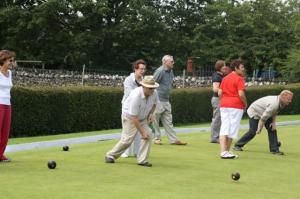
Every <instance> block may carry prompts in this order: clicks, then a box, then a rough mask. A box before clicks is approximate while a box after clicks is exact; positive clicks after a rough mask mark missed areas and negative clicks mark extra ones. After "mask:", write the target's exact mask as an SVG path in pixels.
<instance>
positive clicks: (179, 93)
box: [171, 84, 300, 124]
mask: <svg viewBox="0 0 300 199" xmlns="http://www.w3.org/2000/svg"><path fill="white" fill-rule="evenodd" d="M284 89H288V90H291V91H292V92H293V93H294V98H293V102H292V103H291V104H290V105H289V106H288V107H286V108H285V109H283V110H282V111H281V112H280V114H285V115H287V114H300V84H293V85H287V86H278V85H277V86H264V87H262V86H260V87H249V88H247V89H246V96H247V101H248V105H250V104H251V103H252V102H253V101H255V100H256V99H258V98H261V97H264V96H267V95H278V94H279V93H280V92H281V91H282V90H284ZM211 96H212V91H211V88H191V89H176V90H174V91H173V92H172V97H171V103H172V112H173V118H174V119H173V121H174V123H183V124H184V123H196V122H210V121H211V118H212V108H211V102H210V101H211ZM244 117H247V114H244Z"/></svg>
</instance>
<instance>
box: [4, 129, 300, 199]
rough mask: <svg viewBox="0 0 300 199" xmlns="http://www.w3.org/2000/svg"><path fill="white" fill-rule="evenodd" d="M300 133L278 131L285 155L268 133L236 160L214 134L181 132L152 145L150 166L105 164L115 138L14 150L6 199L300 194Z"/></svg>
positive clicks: (272, 198)
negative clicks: (178, 142) (224, 154)
mask: <svg viewBox="0 0 300 199" xmlns="http://www.w3.org/2000/svg"><path fill="white" fill-rule="evenodd" d="M299 130H300V126H288V127H279V128H278V134H279V138H280V141H281V142H282V147H281V150H282V151H284V152H285V153H286V155H285V156H276V155H272V154H270V153H269V152H268V142H267V136H266V134H267V133H266V131H265V130H264V131H263V132H262V134H261V135H257V137H256V138H255V139H254V140H253V141H252V142H250V143H249V144H248V145H246V146H245V147H244V149H245V151H243V152H238V153H237V154H238V155H239V156H240V157H239V158H238V159H235V160H222V159H220V158H219V156H218V155H219V145H217V144H211V143H209V142H208V140H209V133H192V134H184V135H179V136H180V139H182V140H184V141H187V142H188V145H187V146H173V145H168V144H165V145H161V146H158V145H153V147H152V150H151V154H150V159H149V160H150V162H151V163H153V167H152V168H145V167H141V166H138V165H136V160H135V158H126V159H124V158H120V159H118V160H117V161H116V163H115V164H106V163H104V155H105V153H106V152H107V151H108V150H110V149H111V148H112V147H113V146H114V144H115V143H116V142H117V141H116V140H111V141H104V142H96V143H90V144H79V145H71V146H70V151H69V152H64V151H62V150H61V148H60V147H54V148H48V149H42V150H32V151H23V152H14V153H9V154H8V155H9V157H11V158H12V159H13V162H11V163H1V164H0V179H1V181H0V188H1V199H27V198H30V199H50V198H51V199H53V198H55V199H81V198H82V199H94V198H95V199H99V198H104V199H110V198H112V199H114V198H116V199H118V198H130V199H132V198H137V199H140V198H153V199H158V198H159V199H160V198H162V199H165V198H166V199H168V198H169V199H177V198H178V199H195V198H203V199H219V198H222V199H227V198H228V199H233V198H242V199H248V198H249V199H263V198H266V199H276V198H278V199H282V198H285V199H288V198H291V199H296V198H300V191H299V178H300V172H299V168H300V166H299V165H300V145H299V141H300V135H299ZM244 132H245V131H242V132H240V136H241V135H242V134H243V133H244ZM163 141H164V142H165V143H166V138H164V139H163ZM48 160H56V162H57V168H56V169H54V170H49V169H48V168H47V161H48ZM232 172H240V174H241V179H240V180H239V181H233V180H232V179H231V177H230V175H231V173H232ZM297 187H298V188H297Z"/></svg>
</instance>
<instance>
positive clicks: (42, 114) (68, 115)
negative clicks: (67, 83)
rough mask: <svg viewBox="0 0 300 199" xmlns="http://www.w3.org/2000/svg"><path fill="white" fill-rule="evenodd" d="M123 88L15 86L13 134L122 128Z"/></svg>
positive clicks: (43, 133) (46, 133)
mask: <svg viewBox="0 0 300 199" xmlns="http://www.w3.org/2000/svg"><path fill="white" fill-rule="evenodd" d="M122 95H123V93H122V91H121V89H112V88H110V89H107V88H97V87H55V88H46V87H32V88H24V87H23V88H22V87H15V88H14V89H13V91H12V104H13V106H12V108H13V118H12V119H13V123H12V131H11V136H12V137H20V136H36V135H49V134H58V133H69V132H78V131H92V130H99V129H112V128H119V127H120V125H121V124H120V123H121V119H120V115H121V98H122Z"/></svg>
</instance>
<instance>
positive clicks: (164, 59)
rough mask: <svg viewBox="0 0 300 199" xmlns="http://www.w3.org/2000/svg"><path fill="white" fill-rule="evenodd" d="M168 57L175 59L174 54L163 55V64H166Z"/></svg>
mask: <svg viewBox="0 0 300 199" xmlns="http://www.w3.org/2000/svg"><path fill="white" fill-rule="evenodd" d="M167 59H173V56H172V55H165V56H163V58H162V60H161V61H162V64H164V63H165V61H166V60H167Z"/></svg>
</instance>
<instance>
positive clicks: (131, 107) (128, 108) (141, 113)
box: [122, 86, 158, 120]
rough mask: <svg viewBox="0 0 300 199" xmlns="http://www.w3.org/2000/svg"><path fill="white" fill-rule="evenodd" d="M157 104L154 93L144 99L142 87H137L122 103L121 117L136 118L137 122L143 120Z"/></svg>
mask: <svg viewBox="0 0 300 199" xmlns="http://www.w3.org/2000/svg"><path fill="white" fill-rule="evenodd" d="M157 102H158V97H157V92H156V91H154V93H153V95H150V96H149V97H148V98H147V99H146V97H145V94H144V91H143V87H142V86H140V87H137V88H135V89H134V90H133V91H131V93H130V94H129V96H128V97H127V98H126V100H125V101H124V103H123V106H122V115H123V116H127V117H130V116H137V117H138V119H139V120H144V119H146V118H147V117H148V115H149V113H150V110H151V109H152V107H153V105H154V104H157Z"/></svg>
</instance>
